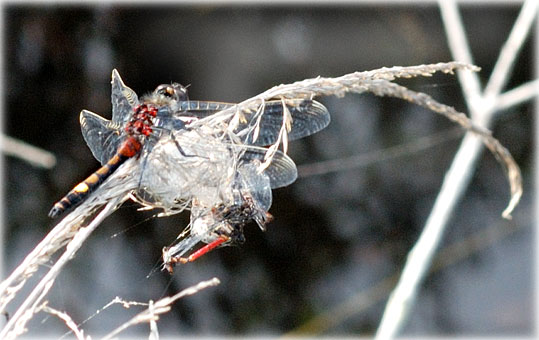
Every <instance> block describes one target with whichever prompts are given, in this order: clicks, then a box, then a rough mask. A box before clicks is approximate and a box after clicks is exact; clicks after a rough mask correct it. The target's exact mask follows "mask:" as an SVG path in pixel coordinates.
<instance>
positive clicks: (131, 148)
mask: <svg viewBox="0 0 539 340" xmlns="http://www.w3.org/2000/svg"><path fill="white" fill-rule="evenodd" d="M141 148H142V144H141V143H140V141H139V140H138V139H137V138H136V137H133V136H130V137H127V139H126V140H125V141H124V142H123V143H122V145H120V147H119V148H118V151H117V153H118V154H119V155H121V156H123V157H126V158H130V157H133V156H135V155H136V154H138V153H139V151H140V149H141Z"/></svg>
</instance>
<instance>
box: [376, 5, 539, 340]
mask: <svg viewBox="0 0 539 340" xmlns="http://www.w3.org/2000/svg"><path fill="white" fill-rule="evenodd" d="M532 1H535V0H532ZM529 2H531V1H528V3H529ZM439 4H440V9H441V12H442V17H443V19H444V20H443V21H444V24H445V28H446V33H447V35H448V40H449V45H450V48H451V51H452V53H453V55H454V57H455V58H456V59H457V60H463V61H466V62H472V58H471V54H470V52H469V48H468V44H467V43H466V38H465V35H464V29H463V27H464V26H463V25H462V22H461V20H460V16H459V14H458V10H457V6H456V4H455V2H453V1H440V2H439ZM529 8H530V5H525V6H523V9H522V10H521V13H520V14H519V19H517V23H518V26H519V27H513V32H521V33H520V34H521V35H522V34H523V35H524V36H525V35H526V32H528V31H529V29H530V27H531V21H532V20H531V19H530V18H529V14H528V13H523V12H524V11H525V10H529ZM535 10H536V8H535V9H534V11H535ZM534 16H535V14H533V15H532V17H534ZM522 17H525V18H528V19H527V20H523V19H521V18H522ZM522 32H524V33H522ZM510 36H511V37H514V36H515V34H514V33H511V35H510ZM517 40H518V41H520V43H522V42H523V41H524V39H517ZM506 46H507V50H505V51H504V56H503V58H502V57H501V58H502V59H504V60H503V61H499V62H498V63H497V65H501V66H499V67H498V68H497V70H498V71H497V73H496V75H495V77H501V76H503V77H507V76H508V70H509V69H510V64H511V63H512V62H511V60H512V59H513V58H514V56H513V57H510V55H511V54H515V55H516V54H517V53H518V50H519V49H520V46H517V45H515V44H512V43H511V44H507V45H506ZM468 73H470V72H468ZM459 76H460V77H459V80H460V82H461V85H462V88H463V91H464V94H465V97H466V99H467V102H468V107H469V109H470V111H471V114H472V117H474V118H475V119H477V121H476V123H478V124H479V125H480V126H488V123H489V122H490V120H491V118H492V116H493V113H494V112H495V110H496V109H497V108H496V107H494V106H493V103H495V102H496V98H495V97H490V98H485V97H483V96H481V94H480V87H479V80H478V78H477V77H476V75H474V74H467V75H465V74H464V73H463V72H461V74H459ZM505 81H506V80H505V79H496V80H493V84H495V85H491V86H492V89H491V90H490V91H492V94H494V95H497V93H496V92H497V91H499V89H501V87H502V85H503V84H504V83H505ZM486 100H489V102H486ZM481 150H482V145H481V143H480V142H479V140H478V139H477V138H476V136H473V135H471V134H467V135H466V136H465V138H464V140H463V142H462V144H461V147H460V149H459V150H458V152H457V154H456V156H455V159H454V161H453V163H452V165H451V167H450V169H449V171H448V172H447V174H446V177H445V179H444V182H443V185H442V188H441V190H440V193H439V195H438V197H437V199H436V202H435V204H434V207H433V209H432V211H431V214H430V216H429V218H428V220H427V222H426V225H425V228H424V230H423V233H422V234H421V236H420V237H419V239H418V241H417V243H416V244H415V245H414V247H413V249H412V250H411V251H410V253H409V255H408V259H407V261H406V265H405V267H404V269H403V272H402V275H401V278H400V280H399V283H398V284H397V287H396V288H395V290H394V291H393V293H392V294H391V296H390V298H389V301H388V303H387V306H386V309H385V311H384V315H383V318H382V321H381V323H380V325H379V327H378V330H377V333H376V338H377V339H391V338H394V337H395V336H396V334H397V333H398V332H399V330H400V328H401V327H402V325H403V324H404V322H405V320H406V319H407V317H408V314H409V311H410V310H411V307H412V305H413V302H414V299H415V296H416V294H417V291H418V289H419V286H420V284H421V282H422V281H423V278H424V277H425V275H426V273H427V272H428V268H429V265H430V263H431V261H432V258H433V256H434V254H435V252H436V249H437V248H438V244H439V241H440V239H441V237H442V235H443V232H444V230H445V226H446V225H447V222H448V220H449V218H450V216H451V214H452V212H453V210H454V208H455V206H456V204H457V202H458V201H459V199H460V198H461V197H462V194H463V192H464V190H465V188H466V187H467V186H468V183H469V181H470V178H471V175H472V172H473V171H472V170H473V168H474V166H475V163H476V161H477V158H478V157H479V154H480V152H481ZM509 172H511V171H509ZM513 175H516V174H513ZM510 176H511V174H510ZM518 176H519V178H520V174H518ZM520 195H521V191H520V192H518V193H515V195H513V198H512V200H511V202H510V204H509V207H508V208H507V209H506V211H505V212H504V214H506V213H507V212H508V209H510V208H511V207H512V206H514V205H515V204H516V202H518V199H517V200H516V201H515V198H517V197H518V198H520Z"/></svg>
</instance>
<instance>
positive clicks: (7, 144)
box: [0, 134, 56, 169]
mask: <svg viewBox="0 0 539 340" xmlns="http://www.w3.org/2000/svg"><path fill="white" fill-rule="evenodd" d="M0 147H1V148H2V152H3V153H4V154H6V155H8V156H14V157H17V158H20V159H22V160H24V161H26V162H28V163H30V164H32V165H34V166H38V167H41V168H45V169H52V168H53V167H54V166H55V165H56V157H54V155H53V154H52V153H50V152H48V151H45V150H42V149H40V148H37V147H35V146H33V145H30V144H28V143H25V142H23V141H21V140H18V139H16V138H13V137H9V136H6V135H4V134H0Z"/></svg>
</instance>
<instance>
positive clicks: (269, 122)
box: [174, 99, 330, 146]
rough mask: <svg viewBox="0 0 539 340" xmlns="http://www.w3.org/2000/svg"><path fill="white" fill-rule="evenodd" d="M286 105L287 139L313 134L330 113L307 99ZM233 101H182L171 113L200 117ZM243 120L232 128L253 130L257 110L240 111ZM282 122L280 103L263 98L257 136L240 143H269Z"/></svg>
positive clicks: (289, 102)
mask: <svg viewBox="0 0 539 340" xmlns="http://www.w3.org/2000/svg"><path fill="white" fill-rule="evenodd" d="M285 103H286V106H287V107H288V110H289V111H290V114H291V116H292V129H291V130H290V132H289V133H288V139H289V140H296V139H300V138H303V137H306V136H309V135H312V134H313V133H316V132H318V131H320V130H322V129H323V128H325V127H326V126H328V124H329V122H330V115H329V112H328V110H327V108H326V107H325V106H324V105H322V104H321V103H319V102H317V101H315V100H307V99H286V100H285ZM234 105H235V104H232V103H222V102H211V101H196V100H192V101H185V102H180V103H178V108H177V109H176V112H175V113H174V115H175V116H179V115H181V116H192V117H197V118H204V117H207V116H210V115H212V114H215V113H217V112H219V111H222V110H224V109H228V108H230V107H232V106H234ZM243 114H244V116H245V119H246V120H245V121H244V122H240V124H239V125H238V127H237V129H236V130H235V131H234V132H236V133H239V132H241V131H243V130H245V129H251V130H252V129H253V127H254V125H255V124H256V123H257V121H258V118H259V113H258V110H257V109H252V110H248V111H244V112H243ZM282 124H283V102H282V101H280V100H271V101H267V102H266V103H265V104H264V111H263V114H262V117H261V118H260V132H259V134H258V138H257V139H256V140H253V135H252V134H247V135H246V136H244V137H243V142H244V143H246V144H251V145H260V146H264V145H270V144H273V143H275V142H276V141H277V138H278V136H279V131H280V129H281V126H282Z"/></svg>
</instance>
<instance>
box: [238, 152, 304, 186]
mask: <svg viewBox="0 0 539 340" xmlns="http://www.w3.org/2000/svg"><path fill="white" fill-rule="evenodd" d="M244 148H245V151H244V152H243V155H242V156H241V158H240V160H241V163H243V164H245V163H249V162H251V161H253V160H255V159H256V160H259V161H260V162H263V161H264V155H265V154H266V152H267V149H264V148H260V147H256V146H247V145H246V146H244ZM263 173H264V174H266V175H267V176H268V178H269V180H270V185H271V188H272V189H275V188H281V187H285V186H287V185H290V184H292V183H293V182H294V181H295V180H296V179H297V177H298V170H297V168H296V164H295V163H294V161H293V160H292V159H291V158H290V157H288V156H287V155H286V154H284V153H282V152H281V151H277V153H276V154H275V156H274V157H273V161H272V162H271V164H270V165H269V167H268V168H266V169H265V170H264V171H263Z"/></svg>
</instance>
